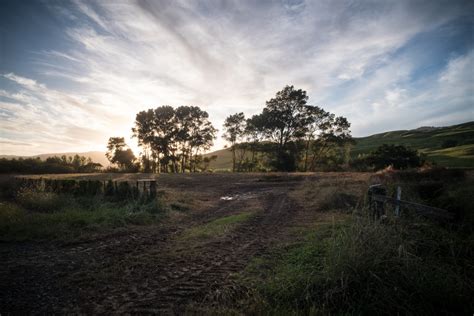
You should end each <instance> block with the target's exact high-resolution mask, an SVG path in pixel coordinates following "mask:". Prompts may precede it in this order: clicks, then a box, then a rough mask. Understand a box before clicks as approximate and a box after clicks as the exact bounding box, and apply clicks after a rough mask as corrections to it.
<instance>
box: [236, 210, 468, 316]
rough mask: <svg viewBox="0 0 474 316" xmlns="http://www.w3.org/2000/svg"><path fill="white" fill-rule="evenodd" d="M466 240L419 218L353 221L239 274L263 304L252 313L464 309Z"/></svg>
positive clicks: (427, 312)
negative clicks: (410, 220) (413, 222)
mask: <svg viewBox="0 0 474 316" xmlns="http://www.w3.org/2000/svg"><path fill="white" fill-rule="evenodd" d="M471 243H472V240H470V241H466V240H461V239H459V238H458V237H457V236H456V235H455V234H452V233H450V232H448V231H446V230H444V229H442V228H436V227H434V226H433V225H431V224H427V223H423V224H422V225H416V226H413V225H411V224H409V223H385V224H380V223H373V222H368V221H366V220H361V219H358V220H354V221H353V222H352V223H349V224H344V225H338V226H336V227H333V226H327V227H326V228H325V229H321V230H319V231H318V232H317V233H313V234H311V235H310V236H308V239H307V240H306V241H305V242H304V243H302V244H300V245H298V246H296V247H294V248H291V249H285V250H282V251H281V252H280V253H279V254H277V255H275V256H272V259H271V262H269V261H265V260H263V261H261V260H260V261H258V262H257V263H256V264H254V265H253V266H251V267H250V268H249V270H248V272H247V273H248V274H247V275H249V276H250V277H248V278H247V279H245V280H246V282H250V283H251V284H253V285H254V286H255V288H256V289H257V293H258V295H259V296H261V298H262V299H261V302H262V301H263V302H264V304H261V303H259V305H258V306H253V307H252V308H254V309H255V310H253V312H262V311H267V312H268V311H271V312H270V313H277V314H279V313H282V311H285V312H284V313H289V314H311V313H315V314H318V313H324V314H327V313H329V314H331V313H336V314H368V315H371V314H375V315H376V314H387V313H388V314H417V315H432V314H439V313H445V314H464V313H467V314H468V313H470V312H472V310H473V308H474V304H473V303H472V301H471V298H472V294H473V287H472V284H473V283H472V281H473V274H472V272H473V271H472V265H471V258H472V254H473V253H472V248H471V246H472V244H471ZM275 258H277V259H276V260H275Z"/></svg>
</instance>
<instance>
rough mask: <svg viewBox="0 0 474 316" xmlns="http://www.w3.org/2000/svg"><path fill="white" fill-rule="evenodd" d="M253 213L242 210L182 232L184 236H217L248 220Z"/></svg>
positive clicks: (190, 237) (191, 237)
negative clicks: (242, 211)
mask: <svg viewBox="0 0 474 316" xmlns="http://www.w3.org/2000/svg"><path fill="white" fill-rule="evenodd" d="M253 215H254V213H253V212H244V213H240V214H236V215H230V216H226V217H221V218H219V219H216V220H213V221H211V222H209V223H207V224H205V225H202V226H197V227H194V228H191V229H189V230H187V231H185V233H184V238H186V239H194V238H207V237H219V236H223V235H225V234H226V233H228V232H229V231H230V230H232V229H233V228H235V227H236V226H237V225H238V224H239V223H241V222H244V221H247V220H249V219H250V218H251V217H252V216H253Z"/></svg>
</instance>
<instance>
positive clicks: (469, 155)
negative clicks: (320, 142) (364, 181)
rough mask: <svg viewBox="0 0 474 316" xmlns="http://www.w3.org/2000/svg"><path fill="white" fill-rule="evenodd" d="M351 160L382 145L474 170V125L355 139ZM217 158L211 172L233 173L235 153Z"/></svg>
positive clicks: (222, 152)
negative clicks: (229, 171) (390, 145)
mask: <svg viewBox="0 0 474 316" xmlns="http://www.w3.org/2000/svg"><path fill="white" fill-rule="evenodd" d="M355 140H356V142H357V143H356V145H355V146H354V148H353V149H352V157H357V156H358V155H361V154H367V153H369V152H371V151H372V150H374V149H376V148H377V147H378V146H380V145H382V144H395V145H404V146H407V147H410V148H412V149H416V150H418V151H419V152H421V153H423V154H425V155H426V158H427V160H429V161H433V162H435V163H437V164H438V165H440V166H444V167H458V168H459V167H468V168H474V122H467V123H463V124H458V125H453V126H446V127H419V128H417V129H412V130H400V131H391V132H385V133H380V134H375V135H371V136H367V137H357V138H355ZM212 155H217V160H216V161H213V162H212V163H211V165H210V167H211V168H212V169H231V168H232V153H231V152H230V150H229V149H221V150H217V151H214V152H211V153H208V154H206V156H212Z"/></svg>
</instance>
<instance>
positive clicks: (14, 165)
mask: <svg viewBox="0 0 474 316" xmlns="http://www.w3.org/2000/svg"><path fill="white" fill-rule="evenodd" d="M101 169H102V165H101V164H98V163H94V162H92V160H91V159H90V158H86V157H83V156H79V155H75V156H73V157H72V156H69V157H67V156H65V155H63V156H61V157H57V156H54V157H48V158H46V160H41V159H40V158H26V159H23V158H19V159H6V158H1V159H0V173H17V174H18V173H19V174H22V173H23V174H45V173H90V172H98V171H100V170H101Z"/></svg>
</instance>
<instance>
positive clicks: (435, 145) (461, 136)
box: [352, 122, 474, 167]
mask: <svg viewBox="0 0 474 316" xmlns="http://www.w3.org/2000/svg"><path fill="white" fill-rule="evenodd" d="M356 141H357V144H356V146H355V147H354V148H353V150H352V155H353V157H355V156H357V155H359V154H366V153H369V152H371V151H372V150H374V149H375V148H377V147H378V146H380V145H382V144H396V145H404V146H407V147H410V148H412V149H417V150H418V151H419V152H422V153H424V154H426V157H427V160H430V161H434V162H436V163H437V164H438V165H441V166H445V167H474V122H467V123H463V124H459V125H453V126H446V127H420V128H417V129H413V130H402V131H392V132H386V133H381V134H375V135H372V136H367V137H360V138H356ZM449 142H451V146H449V147H446V145H448V143H449Z"/></svg>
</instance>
